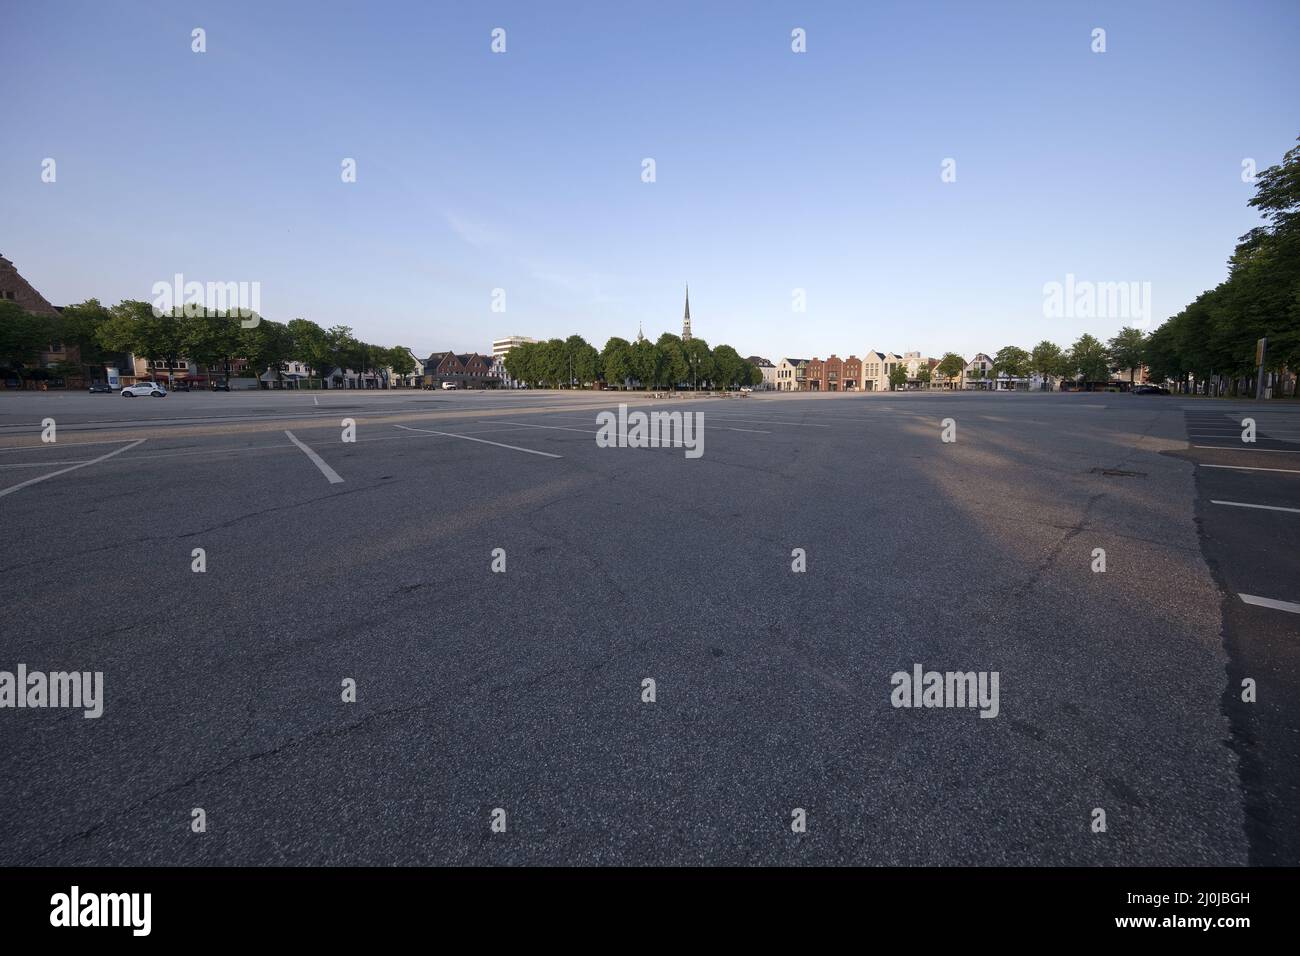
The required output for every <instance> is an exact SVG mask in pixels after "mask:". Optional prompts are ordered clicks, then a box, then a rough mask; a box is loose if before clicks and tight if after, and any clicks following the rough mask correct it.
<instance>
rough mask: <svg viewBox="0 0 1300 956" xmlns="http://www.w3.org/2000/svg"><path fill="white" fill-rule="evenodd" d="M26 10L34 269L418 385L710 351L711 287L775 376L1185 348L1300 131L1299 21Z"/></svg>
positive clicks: (8, 168)
mask: <svg viewBox="0 0 1300 956" xmlns="http://www.w3.org/2000/svg"><path fill="white" fill-rule="evenodd" d="M3 5H4V12H3V16H2V18H0V19H2V21H3V23H4V34H5V37H6V53H5V61H4V62H5V70H4V74H5V83H4V92H3V103H4V109H3V115H4V117H5V121H6V122H5V124H4V125H5V127H6V130H5V135H4V146H3V149H0V253H3V254H4V255H5V256H7V257H8V258H10V259H12V260H13V261H14V263H15V264H16V265H17V267H18V269H19V270H20V271H21V272H22V273H23V274H24V275H25V276H26V277H27V278H28V279H29V280H31V281H32V282H33V284H34V285H36V287H37V288H38V289H40V290H41V291H42V292H43V293H44V294H45V296H46V297H47V298H49V299H50V300H51V301H53V302H54V303H55V304H57V305H62V304H66V303H69V302H74V301H79V300H81V299H85V298H89V297H92V296H95V297H98V298H100V299H101V300H103V301H105V302H108V303H113V302H117V301H118V300H119V299H122V298H140V299H150V298H152V295H151V289H152V286H153V284H154V283H155V282H158V281H164V280H166V281H169V280H170V279H171V277H172V276H173V274H175V273H177V272H180V273H182V274H184V276H185V277H186V279H190V280H198V281H204V282H206V281H223V282H225V281H235V282H238V281H247V282H253V281H256V282H260V283H261V300H262V311H263V314H264V315H266V316H267V317H268V318H271V319H275V320H278V321H287V320H289V319H292V318H295V317H298V316H303V317H306V318H310V319H314V320H315V321H317V322H319V323H321V324H322V325H333V324H346V325H350V326H352V327H353V328H354V329H355V330H356V333H357V334H358V336H360V337H361V338H363V339H365V340H367V341H371V342H375V343H377V344H383V345H391V344H403V345H408V346H411V347H412V348H414V349H415V351H416V352H417V353H419V354H421V355H425V354H427V353H428V352H430V351H433V350H435V349H438V350H441V349H448V348H450V349H456V350H458V351H460V350H479V351H484V350H486V349H487V348H488V347H489V345H490V342H491V340H492V339H494V338H499V337H502V336H504V335H508V334H521V335H531V336H534V337H537V338H549V337H552V336H565V335H568V334H571V333H573V332H577V333H579V334H581V335H583V336H585V337H586V338H588V339H589V340H590V341H592V342H593V343H594V344H596V345H597V347H600V346H601V345H603V344H604V342H605V340H606V339H607V338H608V337H609V336H611V335H621V336H624V337H629V338H631V337H634V336H635V334H636V331H637V327H638V323H642V324H644V327H645V332H646V334H647V335H648V336H651V337H654V336H657V335H658V334H659V333H660V332H661V331H665V330H669V331H680V328H681V313H682V294H683V286H684V285H685V283H686V282H688V281H689V282H690V286H691V311H692V317H693V320H694V322H693V324H694V329H695V332H696V334H697V335H698V336H700V337H702V338H704V339H706V340H708V341H709V342H710V343H712V344H717V343H720V342H726V343H728V344H731V345H733V346H735V347H736V348H737V349H738V350H739V351H740V353H741V354H742V355H749V354H754V353H757V354H762V355H765V356H768V357H771V358H773V359H776V358H778V357H779V356H781V355H797V356H803V357H809V356H813V355H818V356H823V357H824V356H826V355H828V354H830V353H832V352H834V353H836V354H839V355H840V356H847V355H849V354H850V353H854V354H858V355H861V354H862V353H863V352H864V351H865V350H867V349H868V348H875V349H882V350H883V349H889V350H893V351H897V352H903V351H907V350H912V349H918V350H921V351H923V352H925V353H927V354H933V355H939V354H942V352H944V351H947V350H953V351H958V352H962V353H964V354H966V355H967V356H969V355H970V354H972V353H974V352H975V351H977V350H982V351H987V352H992V351H995V350H996V349H998V348H999V347H1001V346H1003V345H1009V344H1016V345H1022V346H1025V347H1032V346H1033V344H1034V343H1035V342H1037V341H1039V340H1040V339H1043V338H1050V339H1053V340H1055V341H1057V342H1058V343H1060V344H1062V345H1068V344H1069V343H1070V342H1071V341H1073V339H1074V338H1075V337H1077V335H1078V334H1079V333H1080V332H1081V331H1089V332H1092V333H1093V334H1096V335H1098V336H1102V337H1106V336H1109V335H1110V334H1112V333H1113V332H1114V331H1115V329H1116V328H1118V327H1119V326H1120V325H1123V324H1135V323H1132V322H1125V321H1121V320H1117V319H1111V318H1094V319H1084V318H1077V317H1076V318H1046V317H1045V316H1044V309H1043V298H1044V297H1043V285H1044V283H1047V282H1052V281H1060V282H1064V280H1065V276H1066V274H1067V273H1073V274H1074V275H1075V276H1076V277H1077V278H1078V279H1079V280H1087V281H1095V282H1120V281H1136V282H1150V283H1151V290H1152V303H1153V313H1154V314H1153V318H1154V322H1153V323H1152V326H1153V325H1155V324H1159V322H1160V321H1161V320H1163V318H1165V317H1166V316H1168V315H1170V314H1172V313H1174V312H1177V311H1178V310H1179V309H1180V308H1181V307H1182V306H1183V305H1185V304H1186V303H1187V302H1188V301H1190V300H1191V299H1192V298H1194V297H1195V296H1196V295H1197V294H1198V293H1199V292H1200V291H1202V290H1203V289H1205V288H1208V287H1212V286H1213V285H1215V284H1217V283H1218V282H1219V281H1221V280H1222V279H1223V277H1224V275H1225V262H1226V259H1227V257H1228V256H1229V254H1230V253H1231V251H1232V246H1233V244H1234V242H1235V240H1236V238H1237V237H1238V236H1239V235H1241V234H1242V233H1244V232H1245V231H1246V230H1247V229H1249V228H1251V227H1252V226H1254V225H1256V224H1257V223H1258V222H1259V219H1258V216H1257V215H1256V214H1255V213H1254V211H1253V210H1251V209H1249V208H1248V207H1247V206H1246V201H1247V200H1248V199H1249V198H1250V195H1251V188H1250V186H1249V185H1247V184H1245V183H1243V182H1242V161H1243V160H1244V159H1246V158H1253V159H1255V161H1256V162H1257V163H1258V165H1259V168H1261V169H1262V168H1263V167H1265V166H1267V165H1271V164H1273V163H1276V162H1277V161H1278V160H1279V159H1280V158H1281V156H1282V154H1283V153H1284V152H1285V151H1286V150H1287V149H1288V148H1289V147H1290V146H1291V145H1293V144H1294V142H1295V139H1296V136H1297V135H1298V134H1300V109H1297V106H1298V105H1300V96H1298V95H1297V94H1298V93H1300V55H1297V52H1296V51H1297V49H1300V43H1298V42H1297V41H1300V3H1297V2H1296V0H1280V2H1269V0H1262V2H1257V3H1250V4H1241V3H1228V2H1216V3H1205V2H1197V0H1179V2H1168V3H1156V2H1135V0H1124V2H1115V3H1065V2H1061V3H1057V2H1051V3H1049V2H1024V3H976V2H960V3H958V2H954V3H922V2H903V3H897V4H894V3H874V2H851V3H850V2H845V3H829V2H826V3H821V2H819V3H806V2H805V3H761V2H746V3H708V2H704V0H696V2H682V3H673V2H658V0H656V2H654V3H601V2H591V3H565V2H554V3H551V2H547V3H540V2H527V3H517V4H516V3H486V2H484V3H470V2H466V3H457V4H451V3H433V2H406V3H383V2H348V3H333V2H311V3H293V2H281V0H277V2H256V3H252V2H250V3H244V2H221V3H217V2H212V3H197V4H193V3H183V2H175V0H166V2H134V0H133V2H113V3H109V2H105V0H94V2H86V3H66V2H60V0H49V2H43V3H16V2H13V0H3ZM196 27H202V28H203V29H204V30H206V42H207V52H206V53H202V54H198V53H194V52H192V51H191V44H192V40H191V31H192V30H193V29H194V28H196ZM496 27H501V28H504V29H505V31H506V52H505V53H504V54H494V53H493V52H492V51H491V49H490V44H491V36H490V34H491V31H492V30H493V28H496ZM796 27H800V28H803V29H804V30H806V34H807V52H806V53H803V54H797V53H793V52H792V51H791V30H792V29H794V28H796ZM1096 27H1101V28H1104V29H1105V31H1106V52H1105V53H1094V52H1092V49H1091V46H1092V43H1093V41H1092V31H1093V29H1094V28H1096ZM47 157H48V158H53V159H55V161H56V163H57V166H56V175H57V179H56V181H55V182H54V183H44V182H42V181H41V171H42V161H43V160H44V159H45V158H47ZM345 158H353V159H355V160H356V164H357V181H356V182H355V183H344V182H342V177H341V163H342V162H343V160H344V159H345ZM645 158H653V159H654V160H655V164H656V170H655V172H656V181H655V182H653V183H645V182H642V160H643V159H645ZM947 158H952V159H954V160H956V173H957V177H956V181H955V182H949V183H945V182H943V181H942V180H941V176H940V172H941V163H942V162H943V160H945V159H947ZM496 288H501V289H504V290H505V293H506V296H505V305H506V312H505V313H504V314H502V313H497V312H493V311H492V292H493V289H496ZM794 289H804V290H806V298H807V311H806V312H803V313H798V312H795V311H794V310H793V309H792V295H793V293H792V290H794Z"/></svg>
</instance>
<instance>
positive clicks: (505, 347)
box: [492, 335, 537, 388]
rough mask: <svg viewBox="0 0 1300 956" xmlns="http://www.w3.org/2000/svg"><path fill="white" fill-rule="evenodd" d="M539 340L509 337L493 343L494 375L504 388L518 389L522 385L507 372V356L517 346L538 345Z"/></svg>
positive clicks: (515, 336)
mask: <svg viewBox="0 0 1300 956" xmlns="http://www.w3.org/2000/svg"><path fill="white" fill-rule="evenodd" d="M536 344H537V339H532V338H529V337H528V336H526V335H507V336H506V337H505V338H504V339H497V340H496V341H495V342H493V343H492V374H493V375H495V376H496V377H497V378H498V379H499V380H500V382H501V387H502V388H518V387H519V386H520V385H521V384H522V383H521V382H516V381H515V380H514V379H513V378H511V377H510V375H509V373H508V372H506V355H507V353H509V351H510V350H511V349H512V348H514V347H515V346H516V345H536Z"/></svg>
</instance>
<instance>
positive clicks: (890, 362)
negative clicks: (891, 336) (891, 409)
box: [862, 349, 904, 392]
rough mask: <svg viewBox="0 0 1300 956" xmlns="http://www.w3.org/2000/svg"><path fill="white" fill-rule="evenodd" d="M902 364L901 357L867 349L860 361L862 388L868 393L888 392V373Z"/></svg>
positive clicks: (891, 353)
mask: <svg viewBox="0 0 1300 956" xmlns="http://www.w3.org/2000/svg"><path fill="white" fill-rule="evenodd" d="M903 364H904V361H903V356H901V355H897V354H895V353H893V352H877V351H875V350H874V349H867V352H866V355H864V356H863V359H862V387H863V388H864V389H865V390H866V391H868V392H887V391H889V373H890V372H892V371H893V370H894V369H896V368H897V367H898V366H900V365H903Z"/></svg>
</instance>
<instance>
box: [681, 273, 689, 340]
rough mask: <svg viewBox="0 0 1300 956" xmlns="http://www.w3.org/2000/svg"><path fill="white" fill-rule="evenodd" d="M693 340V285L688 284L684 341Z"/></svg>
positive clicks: (683, 321) (683, 322)
mask: <svg viewBox="0 0 1300 956" xmlns="http://www.w3.org/2000/svg"><path fill="white" fill-rule="evenodd" d="M690 340H691V284H690V283H689V282H688V283H686V315H685V316H684V317H683V318H682V341H683V342H689V341H690Z"/></svg>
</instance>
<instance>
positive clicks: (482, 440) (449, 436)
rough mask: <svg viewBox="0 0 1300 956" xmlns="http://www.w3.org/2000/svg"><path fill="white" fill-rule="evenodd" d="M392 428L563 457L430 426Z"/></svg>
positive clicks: (533, 453) (545, 455)
mask: <svg viewBox="0 0 1300 956" xmlns="http://www.w3.org/2000/svg"><path fill="white" fill-rule="evenodd" d="M393 427H394V428H404V429H406V430H407V431H408V432H427V433H428V434H430V435H441V436H442V437H443V438H463V439H465V441H476V442H478V443H479V444H481V445H496V446H497V447H498V448H509V449H510V450H511V451H522V452H525V453H527V454H529V455H541V456H542V457H544V458H563V457H564V456H563V455H552V454H551V453H550V452H549V451H537V450H536V449H533V448H520V447H519V446H518V445H503V444H502V443H501V442H499V441H488V440H487V439H486V438H472V437H470V436H469V435H453V434H452V433H451V432H439V431H434V430H433V429H432V428H411V427H410V426H409V425H394V426H393Z"/></svg>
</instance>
